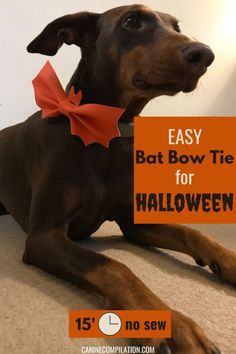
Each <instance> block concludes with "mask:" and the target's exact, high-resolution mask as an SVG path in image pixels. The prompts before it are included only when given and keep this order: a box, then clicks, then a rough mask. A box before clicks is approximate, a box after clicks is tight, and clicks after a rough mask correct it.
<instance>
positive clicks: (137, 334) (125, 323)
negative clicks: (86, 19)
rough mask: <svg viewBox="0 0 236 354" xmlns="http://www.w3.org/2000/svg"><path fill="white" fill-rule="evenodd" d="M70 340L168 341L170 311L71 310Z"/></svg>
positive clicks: (169, 335) (169, 334) (169, 336)
mask: <svg viewBox="0 0 236 354" xmlns="http://www.w3.org/2000/svg"><path fill="white" fill-rule="evenodd" d="M69 337H70V338H104V337H114V338H171V311H170V310H163V311H158V310H119V311H105V310H71V311H70V312H69Z"/></svg>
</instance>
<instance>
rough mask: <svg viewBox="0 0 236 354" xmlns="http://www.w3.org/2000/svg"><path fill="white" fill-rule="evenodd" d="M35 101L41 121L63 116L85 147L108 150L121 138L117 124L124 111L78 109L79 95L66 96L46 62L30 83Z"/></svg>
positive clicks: (91, 107) (88, 106) (102, 107)
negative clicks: (112, 140)
mask: <svg viewBox="0 0 236 354" xmlns="http://www.w3.org/2000/svg"><path fill="white" fill-rule="evenodd" d="M33 86H34V91H35V100H36V103H37V105H38V106H39V107H40V108H41V109H42V118H51V117H57V116H59V115H60V114H63V115H65V116H66V117H68V118H69V120H70V127H71V134H72V135H77V136H79V137H80V138H81V139H82V140H83V142H84V144H85V145H89V144H92V143H99V144H101V145H103V146H105V147H107V148H108V147H109V143H110V140H111V139H112V138H115V137H119V136H120V132H119V129H118V120H119V119H120V117H121V115H122V114H123V113H124V111H125V109H123V108H118V107H111V106H106V105H101V104H95V103H89V104H83V105H80V102H81V99H82V92H81V91H79V92H78V93H77V94H75V93H74V89H73V88H71V89H70V91H69V94H68V96H67V95H66V93H65V91H64V89H63V87H62V85H61V83H60V81H59V79H58V77H57V75H56V73H55V71H54V69H53V67H52V66H51V64H50V62H49V61H48V62H47V63H46V64H45V65H44V67H43V68H42V70H41V71H40V72H39V74H38V75H37V76H36V78H35V79H34V80H33Z"/></svg>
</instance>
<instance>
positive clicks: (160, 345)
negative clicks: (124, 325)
mask: <svg viewBox="0 0 236 354" xmlns="http://www.w3.org/2000/svg"><path fill="white" fill-rule="evenodd" d="M142 345H143V346H144V345H145V346H155V347H156V348H157V353H158V354H220V350H219V349H218V348H217V347H216V346H215V345H214V344H213V343H212V342H211V341H210V340H209V339H208V338H207V336H206V335H205V334H204V332H203V330H202V329H201V327H200V326H199V325H197V324H196V323H195V322H194V321H193V320H191V319H190V318H188V317H186V316H184V315H182V314H181V313H179V312H177V311H173V312H172V338H171V339H167V340H166V341H162V340H160V339H143V340H142Z"/></svg>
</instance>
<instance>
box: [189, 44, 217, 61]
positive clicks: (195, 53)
mask: <svg viewBox="0 0 236 354" xmlns="http://www.w3.org/2000/svg"><path fill="white" fill-rule="evenodd" d="M182 55H183V59H184V60H185V61H187V62H188V63H190V64H200V65H202V66H205V67H207V66H210V65H211V64H212V62H213V61H214V59H215V55H214V53H213V52H212V50H211V48H210V47H208V46H207V45H205V44H200V43H192V44H189V45H188V46H187V47H184V48H183V49H182Z"/></svg>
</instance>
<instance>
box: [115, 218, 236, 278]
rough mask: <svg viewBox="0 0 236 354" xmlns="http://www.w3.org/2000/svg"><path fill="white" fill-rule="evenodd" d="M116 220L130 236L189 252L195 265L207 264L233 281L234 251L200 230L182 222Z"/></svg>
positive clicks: (134, 239) (174, 249)
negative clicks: (176, 223)
mask: <svg viewBox="0 0 236 354" xmlns="http://www.w3.org/2000/svg"><path fill="white" fill-rule="evenodd" d="M118 224H119V226H120V228H121V230H122V232H123V234H124V235H125V236H126V237H127V238H129V239H130V240H133V241H135V242H139V243H142V244H144V245H149V246H154V247H160V248H164V249H169V250H173V251H178V252H182V253H185V254H188V255H189V256H191V257H193V258H194V259H195V261H196V263H197V264H198V265H200V266H202V267H204V266H206V265H208V266H209V267H210V269H211V270H212V272H213V273H215V274H216V275H217V276H218V277H220V278H222V279H223V280H226V281H228V282H230V283H232V284H236V253H234V252H232V251H231V250H228V249H226V248H225V247H223V246H221V245H220V244H219V243H217V242H216V241H215V240H213V239H212V238H210V237H209V236H207V235H205V234H203V233H202V232H200V231H197V230H194V229H191V228H189V227H187V226H183V225H134V224H133V223H132V221H129V222H126V221H123V220H120V221H118Z"/></svg>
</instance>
